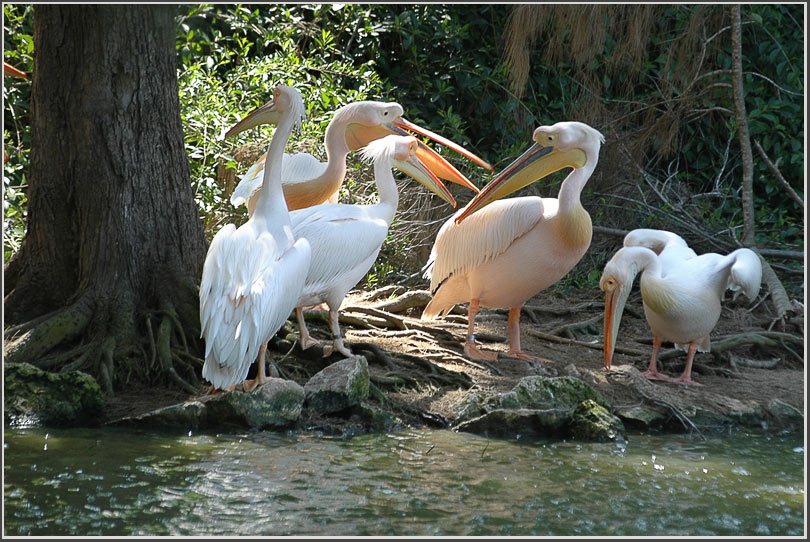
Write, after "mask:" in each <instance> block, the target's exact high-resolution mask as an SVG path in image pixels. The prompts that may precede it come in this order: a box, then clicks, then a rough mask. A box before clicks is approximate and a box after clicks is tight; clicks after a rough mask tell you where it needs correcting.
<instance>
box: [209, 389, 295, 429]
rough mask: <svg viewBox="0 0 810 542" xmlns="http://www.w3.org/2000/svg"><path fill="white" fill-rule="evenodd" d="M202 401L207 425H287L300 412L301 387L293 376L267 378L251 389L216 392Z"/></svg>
mask: <svg viewBox="0 0 810 542" xmlns="http://www.w3.org/2000/svg"><path fill="white" fill-rule="evenodd" d="M204 404H205V410H206V414H205V423H206V426H207V427H221V426H228V425H236V426H240V427H250V428H253V429H268V428H282V427H289V426H290V425H292V424H294V423H295V421H296V420H298V418H299V417H300V416H301V411H302V409H303V406H304V388H302V387H301V385H300V384H297V383H295V382H293V381H292V380H284V379H282V378H270V379H269V381H268V382H267V383H265V384H263V385H262V386H261V387H260V388H258V389H257V390H255V391H253V392H252V393H245V392H243V391H238V390H234V391H231V392H227V393H221V394H215V395H213V396H211V397H210V398H205V399H204Z"/></svg>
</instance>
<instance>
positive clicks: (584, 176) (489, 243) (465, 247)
mask: <svg viewBox="0 0 810 542" xmlns="http://www.w3.org/2000/svg"><path fill="white" fill-rule="evenodd" d="M533 138H534V141H535V144H534V145H533V146H532V147H531V148H530V149H529V150H528V151H526V152H525V153H523V155H521V156H520V157H519V158H518V159H517V160H515V161H514V162H513V163H512V164H510V165H509V166H507V167H506V168H505V169H504V170H503V171H502V172H501V173H499V174H498V175H497V176H496V177H495V178H494V179H493V180H492V181H490V182H489V184H488V185H487V186H486V187H484V188H483V189H482V190H481V192H480V193H479V194H478V195H477V196H476V197H475V198H474V199H473V200H472V201H470V203H469V204H468V205H467V207H465V208H464V209H462V210H461V211H459V212H458V213H456V214H455V215H453V217H451V218H450V219H449V220H448V221H447V222H445V223H444V224H443V225H442V227H441V229H440V230H439V233H438V235H437V236H436V241H435V243H434V245H433V249H432V250H431V254H430V258H429V260H428V263H427V265H426V266H425V276H426V277H427V278H430V287H431V295H432V296H433V298H432V299H431V301H430V303H428V305H427V307H425V310H424V312H423V314H422V318H423V319H432V318H436V317H439V316H441V315H443V314H446V313H447V312H448V311H449V310H450V309H452V307H453V305H455V304H458V303H464V302H467V301H469V303H470V305H469V309H468V334H467V341H466V342H465V345H464V352H465V354H466V355H467V356H469V357H471V358H473V359H485V360H486V359H489V360H494V359H496V358H497V354H496V353H494V352H483V351H481V350H479V349H478V347H477V346H476V345H475V341H474V335H473V331H474V326H475V315H476V313H477V311H478V308H479V307H481V306H484V307H508V308H509V323H508V325H509V343H510V349H509V352H508V354H510V355H514V356H518V357H532V356H527V355H526V354H524V353H523V352H522V351H521V349H520V330H519V319H520V307H521V306H522V305H523V304H524V303H525V302H526V300H528V299H529V298H530V297H532V296H533V295H535V294H537V293H538V292H540V291H542V290H543V289H545V288H547V287H549V286H550V285H552V284H554V283H555V282H557V281H558V280H559V279H560V278H562V277H563V276H564V275H565V274H566V273H568V272H569V271H570V270H571V268H573V267H574V265H576V263H577V262H578V261H579V260H580V259H581V258H582V256H583V254H584V253H585V251H586V250H587V249H588V246H589V245H590V242H591V219H590V216H589V215H588V213H587V211H585V209H584V208H583V207H582V205H581V204H580V201H579V195H580V192H581V191H582V188H583V187H584V185H585V183H586V182H587V180H588V178H590V176H591V173H592V172H593V170H594V168H595V167H596V163H597V160H598V156H599V148H600V146H601V144H602V142H603V141H604V138H603V137H602V134H600V133H599V132H598V131H596V130H594V129H593V128H591V127H590V126H588V125H586V124H583V123H580V122H559V123H557V124H554V125H553V126H541V127H539V128H537V129H536V130H535V132H534V134H533ZM565 167H573V168H574V169H573V171H572V173H571V174H570V175H569V176H568V177H567V178H566V179H565V180H564V181H563V184H562V186H561V187H560V193H559V197H558V198H539V197H534V196H530V197H518V198H511V199H507V200H501V199H499V198H502V197H504V196H505V195H508V194H509V193H511V192H514V191H515V190H518V189H520V188H522V187H524V186H526V185H527V184H529V183H531V182H534V181H536V180H537V179H540V178H542V177H545V176H546V175H549V174H550V173H553V172H554V171H558V170H560V169H562V168H565Z"/></svg>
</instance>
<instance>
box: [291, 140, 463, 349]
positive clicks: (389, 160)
mask: <svg viewBox="0 0 810 542" xmlns="http://www.w3.org/2000/svg"><path fill="white" fill-rule="evenodd" d="M361 152H362V155H363V158H364V159H366V160H368V161H373V163H374V178H375V181H376V183H377V192H378V193H379V202H378V203H376V204H374V205H347V204H339V203H325V204H322V205H316V206H314V207H307V208H306V209H299V210H296V211H293V212H291V213H290V220H291V221H292V228H293V233H294V234H295V236H296V237H299V238H305V239H308V240H309V243H310V245H311V247H312V263H311V264H310V267H309V273H307V278H306V284H305V285H304V289H303V291H302V292H301V296H300V297H299V299H298V303H297V305H296V309H295V313H296V317H297V319H298V328H299V330H300V333H301V348H302V349H306V348H309V347H310V346H312V345H314V344H317V342H318V341H316V340H314V339H313V338H312V337H311V336H310V335H309V332H308V331H307V327H306V323H305V322H304V315H303V307H306V306H309V305H314V304H318V303H324V302H325V303H326V304H327V305H328V307H329V326H330V329H331V331H332V337H333V339H332V346H326V347H324V355H325V356H327V355H330V354H331V353H332V352H333V351H338V352H340V353H341V354H343V355H344V356H351V355H352V353H351V351H350V350H349V349H348V348H346V346H345V345H344V344H343V338H342V335H341V333H340V325H339V324H338V316H339V310H340V305H341V303H343V299H344V298H345V297H346V293H347V292H348V291H349V289H351V288H352V287H353V286H354V285H355V284H357V282H358V281H359V280H360V279H362V278H363V276H365V274H366V273H367V272H368V270H369V269H371V266H372V265H373V264H374V262H375V261H376V259H377V254H379V252H380V247H382V244H383V242H384V241H385V237H386V235H387V233H388V228H389V226H390V225H391V221H392V220H393V219H394V214H395V213H396V210H397V205H398V203H399V193H398V191H397V185H396V182H395V181H394V175H393V173H392V172H391V168H392V167H394V166H396V167H398V168H399V169H403V168H404V169H407V170H408V171H410V175H411V176H412V177H414V178H415V179H416V180H417V181H419V182H420V183H421V184H423V185H424V186H425V187H427V188H428V189H429V190H431V191H432V192H434V193H435V194H437V195H438V196H439V197H441V198H442V199H443V200H444V201H446V202H448V203H450V204H451V205H453V206H455V204H456V202H455V200H454V199H453V196H452V195H451V194H450V192H449V191H448V190H447V188H446V187H445V186H444V184H442V182H441V181H440V180H439V179H438V178H437V177H436V176H435V175H433V174H432V173H431V172H430V170H429V169H428V168H427V167H426V166H425V164H423V163H422V162H421V160H420V152H419V141H418V140H417V139H416V138H415V137H413V136H399V135H389V136H385V137H384V138H382V139H377V140H374V141H372V142H371V143H369V144H368V146H366V147H365V148H364V149H363V150H362V151H361Z"/></svg>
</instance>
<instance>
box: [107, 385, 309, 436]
mask: <svg viewBox="0 0 810 542" xmlns="http://www.w3.org/2000/svg"><path fill="white" fill-rule="evenodd" d="M303 405H304V388H302V387H301V386H300V385H299V384H297V383H295V382H293V381H291V380H284V379H281V378H270V379H269V381H268V382H267V383H265V384H263V385H262V386H261V387H259V388H258V389H256V390H255V391H253V392H252V393H245V392H243V391H241V390H238V389H237V390H234V391H230V392H217V393H215V394H213V395H206V396H203V397H200V398H199V399H196V400H193V401H186V402H184V403H180V404H177V405H170V406H167V407H163V408H159V409H157V410H153V411H152V412H148V413H146V414H142V415H140V416H135V417H127V418H122V419H120V420H115V421H113V422H111V425H117V426H130V427H141V428H153V429H154V428H164V429H178V430H183V431H187V430H190V429H193V430H197V429H214V428H239V429H281V428H285V427H291V426H293V425H294V424H295V422H296V421H298V419H299V417H300V416H301V411H302V409H303Z"/></svg>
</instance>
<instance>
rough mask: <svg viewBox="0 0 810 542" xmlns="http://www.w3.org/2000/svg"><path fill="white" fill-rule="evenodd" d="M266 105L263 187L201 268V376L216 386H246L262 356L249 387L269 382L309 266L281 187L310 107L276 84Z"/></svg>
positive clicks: (218, 238)
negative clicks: (275, 349)
mask: <svg viewBox="0 0 810 542" xmlns="http://www.w3.org/2000/svg"><path fill="white" fill-rule="evenodd" d="M266 107H267V114H268V115H272V116H274V117H275V120H276V121H277V124H278V128H277V129H276V132H275V134H274V135H273V140H272V142H271V143H270V147H269V148H268V150H267V161H268V162H267V163H268V167H266V168H265V170H264V181H263V184H264V189H263V190H261V192H260V193H259V195H258V198H257V200H256V208H255V210H254V213H253V215H252V216H251V217H250V218H249V219H248V221H247V222H245V224H243V225H242V226H240V227H239V228H236V226H234V225H233V224H228V225H226V226H224V227H223V228H222V229H220V230H219V232H217V234H216V236H214V239H213V240H212V241H211V246H210V247H209V248H208V255H207V256H206V258H205V264H204V266H203V274H202V282H201V284H200V322H201V328H202V336H203V337H205V364H204V365H203V370H202V375H203V378H205V379H206V380H208V381H209V382H211V384H213V386H214V389H228V388H231V387H232V386H234V385H235V384H237V383H239V382H242V381H244V380H245V378H246V377H247V373H248V369H249V368H250V365H251V364H252V363H253V361H254V360H255V359H256V356H257V355H258V356H259V371H258V374H257V376H256V379H255V381H251V382H247V383H246V384H245V390H246V391H251V390H252V389H254V388H255V387H256V386H258V385H260V384H262V383H263V382H264V381H265V379H266V376H265V372H264V356H265V353H266V350H267V344H266V343H267V341H268V340H269V339H270V337H272V336H273V334H274V333H275V332H276V331H277V330H278V329H279V328H280V327H281V326H282V324H283V323H284V321H285V320H286V319H287V317H288V316H289V315H290V312H291V311H292V309H293V308H294V307H295V302H296V301H297V300H298V296H299V295H300V293H301V289H302V288H303V286H304V279H305V277H306V275H307V270H308V268H309V262H310V254H311V251H310V246H309V242H308V241H307V240H306V239H298V240H296V238H295V237H294V236H293V232H292V228H291V225H290V215H289V213H288V212H287V204H286V203H285V201H284V194H283V193H282V189H281V160H282V153H283V151H284V146H285V145H286V144H287V140H288V139H289V137H290V133H291V132H292V130H293V128H294V127H299V126H300V125H301V118H302V117H303V115H304V102H303V100H302V99H301V94H300V93H299V92H298V91H297V90H295V89H294V88H291V87H286V86H278V87H276V88H275V90H274V92H273V101H272V102H271V103H270V104H268V105H267V106H266Z"/></svg>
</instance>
